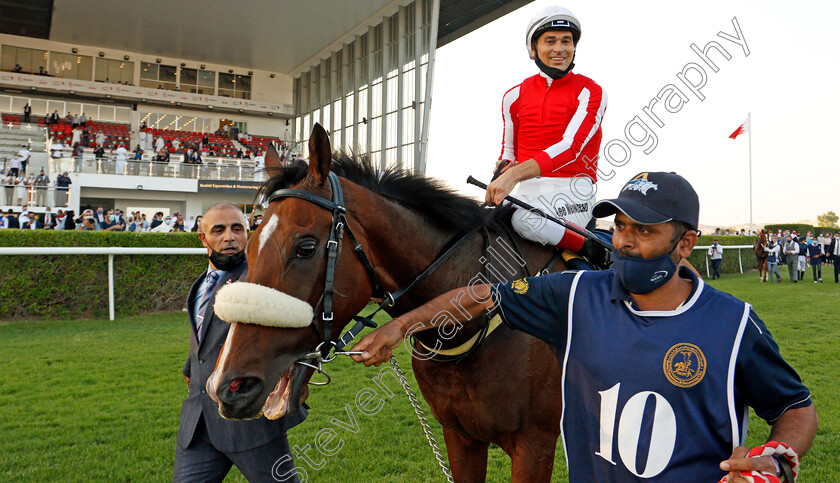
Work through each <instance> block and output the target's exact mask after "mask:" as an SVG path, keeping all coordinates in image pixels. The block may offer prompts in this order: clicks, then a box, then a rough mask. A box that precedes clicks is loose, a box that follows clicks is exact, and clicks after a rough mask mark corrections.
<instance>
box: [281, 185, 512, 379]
mask: <svg viewBox="0 0 840 483" xmlns="http://www.w3.org/2000/svg"><path fill="white" fill-rule="evenodd" d="M329 182H330V185H331V187H332V200H328V199H326V198H323V197H321V196H318V195H315V194H312V193H310V192H308V191H303V190H297V189H279V190H276V191H274V192H273V193H271V194H270V195H269V196H268V198H266V201H265V202H266V203H271V202H272V201H276V200H281V199H283V198H298V199H301V200H304V201H308V202H310V203H312V204H314V205H317V206H319V207H321V208H324V209H326V210H329V211H331V212H332V226H331V228H330V239H329V241H327V267H326V277H325V280H324V296H323V298H322V300H323V302H322V304H323V310H322V311H321V320H322V321H323V323H324V329H323V331H322V332H321V334H320V335H321V342H320V343H319V344H318V346H317V347H316V348H315V350H313V351H312V352H310V353H308V354H306V355H304V356H303V357H302V358H301V359H300V360H298V361H297V362H296V363H297V364H300V365H303V366H306V367H309V368H311V369H314V370H316V371H317V372H319V373H321V374H323V375H324V376H326V378H327V381H326V382H320V383H312V382H310V384H313V385H326V384H329V382H330V380H331V378H330V376H329V375H328V374H327V373H326V372H324V371H323V369H322V367H321V364H322V363H326V362H330V361H332V360H334V359H335V357H336V356H337V355H355V354H361V352H353V351H345V350H344V348H345V347H347V345H348V344H349V343H350V342H351V341H352V340H353V339H355V338H356V336H357V335H359V333H360V332H361V331H362V330H364V328H365V327H371V328H376V327H377V324H376V322H374V321H373V320H372V318H373V316H374V315H376V314H377V313H379V311H381V310H383V309H384V308H386V307H391V306H393V305H394V304H395V303H396V301H397V299H399V298H400V297H402V296H403V295H404V294H405V293H406V292H408V291H409V290H411V288H412V287H414V285H416V284H417V283H418V282H419V281H421V280H423V279H424V278H426V277H427V276H428V275H430V274H431V273H432V272H434V271H435V270H437V269H438V268H439V267H440V266H441V265H442V264H443V263H444V262H445V261H446V260H448V259H449V258H450V257H451V256H452V255H453V254H454V253H455V252H456V251H457V250H458V249H459V248H460V247H461V246H462V245H463V244H464V243H465V242H466V241H467V240H468V239H469V238H470V237H471V236H472V235H474V234H476V233H477V232H478V231H479V230H480V229H481V228H482V227H483V225H484V224H479V225H477V226H476V227H474V228H472V229H471V230H470V231H468V232H467V233H464V234H463V235H461V236H460V238H458V239H457V241H455V243H453V244H452V245H451V246H450V247H449V248H448V249H447V250H446V251H445V252H443V253H442V254H441V255H440V256H438V257H437V258H436V259H435V261H434V262H432V263H431V265H429V266H428V267H427V268H426V269H425V270H423V272H422V273H420V274H419V275H417V276H416V277H415V278H414V280H412V281H411V282H410V283H409V284H408V285H406V286H405V287H403V288H401V289H399V290H397V291H396V292H394V293H390V292H387V291H384V290H382V287H381V286H380V284H379V280H378V279H377V278H376V272H375V270H374V268H373V265H372V264H371V263H370V259H369V258H368V256H367V254H366V253H365V250H364V247H363V246H362V245H361V244H360V243H359V241H358V239H357V238H356V237H355V236H354V235H353V232H352V230H351V229H350V226H349V225H348V223H347V216H346V213H347V209H346V207H345V206H344V193H343V192H342V190H341V182H340V179H339V177H338V175H336V174H335V173H333V172H332V171H331V172H330V174H329ZM498 208H499V207H497V208H496V209H494V210H493V211H492V212H491V213H490V215H488V219H489V218H490V217H492V216H493V215H494V214H495V213H496V210H497V209H498ZM345 233H346V234H347V238H348V239H349V240H350V242H351V243H353V250H354V252H355V253H356V256H357V257H358V258H359V261H360V262H361V263H362V266H364V267H365V271H367V273H368V276H369V277H370V279H371V281H372V283H373V292H372V294H371V296H372V297H377V298H379V297H378V296H381V298H382V299H383V300H382V303H381V304H379V307H378V308H377V309H376V310H374V311H373V313H371V314H370V315H368V316H367V317H363V316H358V315H355V316H353V320H355V321H356V323H355V324H354V325H353V327H351V328H350V329H349V330H347V331H346V332H345V333H344V334H343V335H342V336H341V337H339V338H338V340H335V341H334V340H332V337H331V334H332V322H333V311H332V306H333V300H332V298H333V294H334V293H335V272H336V267H337V266H338V260H339V256H340V255H341V239H342V237H343V235H344V234H345ZM316 317H317V315H316ZM312 323H313V324H315V320H313V321H312ZM316 327H317V326H316ZM331 348H335V350H334V351H333V354H332V355H330V349H331ZM311 359H314V360H315V361H316V364H310V363H308V362H305V361H306V360H311Z"/></svg>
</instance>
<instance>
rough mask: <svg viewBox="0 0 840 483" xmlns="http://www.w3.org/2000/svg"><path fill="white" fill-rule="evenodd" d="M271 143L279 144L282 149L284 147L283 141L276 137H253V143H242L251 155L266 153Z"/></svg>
mask: <svg viewBox="0 0 840 483" xmlns="http://www.w3.org/2000/svg"><path fill="white" fill-rule="evenodd" d="M271 142H275V143H277V144H278V145H279V146H280V147H281V148H282V147H283V141H281V140H280V139H279V138H275V137H264V136H251V141H247V140H245V139H243V140H242V141H241V143H242V145H243V146H245V147H247V148H248V151H250V152H251V153H256V152H257V151H259V152H261V153H265V150H266V149H268V144H269V143H271Z"/></svg>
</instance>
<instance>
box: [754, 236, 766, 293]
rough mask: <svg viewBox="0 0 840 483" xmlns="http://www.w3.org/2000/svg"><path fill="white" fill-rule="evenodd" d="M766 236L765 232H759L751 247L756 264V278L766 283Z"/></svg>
mask: <svg viewBox="0 0 840 483" xmlns="http://www.w3.org/2000/svg"><path fill="white" fill-rule="evenodd" d="M767 234H768V232H767V230H761V232H759V234H758V241H756V242H755V245H753V252H754V253H755V261H756V262H758V278H759V279H760V280H761V281H762V282H766V281H767V271H768V268H767V252H765V251H764V247H766V246H767Z"/></svg>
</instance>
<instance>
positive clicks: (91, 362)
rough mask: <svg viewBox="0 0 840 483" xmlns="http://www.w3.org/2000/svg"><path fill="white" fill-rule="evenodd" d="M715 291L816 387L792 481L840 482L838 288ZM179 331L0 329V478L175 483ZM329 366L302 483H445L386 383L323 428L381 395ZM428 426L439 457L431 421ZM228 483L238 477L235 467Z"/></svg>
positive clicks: (561, 467) (101, 324) (760, 435)
mask: <svg viewBox="0 0 840 483" xmlns="http://www.w3.org/2000/svg"><path fill="white" fill-rule="evenodd" d="M806 280H807V279H806ZM826 280H827V279H826ZM711 284H712V285H714V286H715V287H717V288H719V289H721V290H724V291H727V292H730V293H732V294H734V295H736V296H738V297H739V298H742V299H744V300H747V301H749V302H750V303H752V304H753V306H754V307H755V310H756V312H757V313H758V315H759V317H761V318H762V319H763V320H764V321H765V323H766V324H767V326H768V327H769V328H770V330H771V331H772V333H773V334H774V336H775V338H776V340H777V341H778V343H779V345H780V347H781V350H782V354H783V355H784V356H785V357H786V358H787V360H788V361H789V362H790V363H791V364H792V365H793V366H794V367H795V368H796V369H797V371H799V373H800V375H801V376H802V378H803V380H804V382H805V383H806V384H807V385H808V386H809V387H810V388H811V390H812V392H813V397H814V401H815V403H816V405H817V410H818V412H819V415H820V429H819V432H818V434H817V438H816V440H815V442H814V445H813V446H812V447H811V450H810V452H809V453H808V455H807V456H806V457H805V460H804V462H803V471H802V475H801V479H800V480H799V481H800V482H805V483H808V482H823V481H835V480H836V479H837V476H838V475H840V458H837V455H838V454H840V403H838V401H840V390H838V388H837V385H836V379H837V376H838V375H840V369H838V367H840V351H838V347H840V327H838V324H837V316H836V313H837V308H838V307H840V286H838V285H835V284H834V283H833V282H827V283H824V284H820V285H816V284H813V283H812V282H805V283H802V282H800V283H799V284H795V285H794V284H790V283H783V284H773V285H771V284H766V283H765V284H762V283H760V282H759V281H758V280H757V275H754V274H745V275H733V276H724V278H722V279H720V280H715V281H713V282H711ZM187 324H188V322H187V320H186V316H185V314H183V313H173V314H164V315H149V316H142V317H134V318H126V319H120V320H117V321H115V322H109V321H103V320H85V321H61V322H56V321H42V322H31V321H28V322H8V323H2V324H0V348H2V356H0V357H2V359H0V360H2V363H0V364H2V366H0V367H2V370H0V435H2V437H0V480H2V481H50V480H54V481H85V482H88V481H167V480H168V481H171V471H172V461H173V457H174V446H175V436H176V433H177V430H178V414H179V409H180V404H181V400H182V399H183V398H184V397H185V396H186V387H185V386H184V382H183V380H182V378H181V374H180V370H181V367H182V365H183V361H184V358H185V356H186V351H187V337H188V325H187ZM397 356H398V359H399V362H400V364H401V366H402V367H403V369H404V370H406V371H407V372H408V376H409V379H410V381H411V383H412V387H413V388H414V390H415V392H418V393H419V390H418V389H417V385H416V383H415V382H414V380H413V377H412V375H411V371H410V363H409V358H408V354H407V353H406V352H405V351H404V350H400V351H398V354H397ZM383 367H384V366H383ZM328 370H329V372H330V374H331V375H332V377H333V383H332V384H331V385H329V386H327V387H323V388H313V389H312V395H311V397H310V399H309V402H310V403H311V404H312V406H313V410H312V412H311V415H310V417H309V419H308V420H307V422H306V423H304V424H302V425H300V426H298V427H297V428H295V429H293V430H292V431H291V432H290V434H289V438H290V441H291V443H292V445H294V446H298V448H300V449H301V450H302V449H304V448H305V447H306V445H309V446H310V448H311V447H313V446H314V441H315V437H316V434H317V433H318V431H320V430H321V429H323V428H332V429H335V430H336V432H337V433H338V437H339V438H340V439H341V442H342V444H343V446H341V449H340V451H338V452H337V453H336V454H334V455H332V456H324V455H321V454H320V453H318V452H317V451H316V450H314V449H310V450H309V451H308V453H307V454H308V456H309V461H308V462H306V461H303V458H300V457H299V458H298V459H297V464H298V467H299V468H302V469H304V470H305V471H306V472H307V477H308V480H309V481H349V482H354V481H359V482H362V481H370V480H373V479H375V480H377V481H383V482H405V481H440V479H441V474H440V470H439V469H438V467H437V464H436V463H435V461H434V458H433V456H432V453H431V450H430V449H429V447H428V445H427V443H426V441H425V438H424V436H423V433H422V431H421V429H420V425H419V423H418V421H417V419H416V417H415V416H414V413H413V411H412V410H411V407H410V405H409V403H408V400H407V398H406V397H405V395H404V394H403V393H402V391H401V390H400V388H399V387H398V386H397V384H396V383H395V382H393V380H392V379H391V378H389V377H386V378H384V380H385V381H386V384H387V385H388V386H389V387H390V388H391V389H392V390H393V391H394V392H395V394H394V395H393V396H392V397H387V396H385V397H383V400H384V403H383V405H382V409H381V411H379V412H378V413H377V414H375V415H371V416H366V415H364V414H361V413H359V412H358V410H356V411H354V416H355V418H356V421H357V425H358V431H357V432H356V433H352V432H350V431H349V430H342V429H340V428H339V427H338V426H336V425H335V424H334V423H332V422H331V420H332V419H333V418H336V419H338V420H341V421H347V420H348V416H347V412H346V409H345V405H347V404H350V406H351V407H352V408H355V404H354V399H355V397H356V395H357V394H358V393H359V391H360V390H361V389H362V388H365V387H367V388H372V389H377V388H378V386H377V385H376V384H375V383H374V382H373V381H372V378H373V377H374V376H375V375H376V374H377V372H378V369H375V368H363V367H362V366H354V365H353V364H352V363H351V362H350V361H349V360H347V359H346V358H340V359H339V360H337V361H336V362H333V363H331V364H330V365H329V366H328ZM381 392H382V391H381V390H380V393H381ZM423 407H424V410H426V412H427V414H429V413H428V408H427V407H426V406H425V403H424V404H423ZM430 419H431V418H430ZM432 429H433V432H434V434H435V436H436V437H437V439H438V442H439V444H440V446H441V449H442V450H444V451H445V449H444V445H443V437H442V435H441V431H440V427H439V425H438V424H437V423H436V422H434V420H432ZM768 433H769V427H768V426H767V425H766V424H765V423H764V422H763V421H761V420H759V419H757V418H755V416H752V421H751V425H750V432H749V437H748V445H757V444H761V443H762V442H763V441H764V440H765V438H766V437H767V435H768ZM316 455H318V456H317V457H316ZM561 455H562V444H558V458H557V462H556V463H555V472H554V477H553V481H557V482H564V481H567V479H566V476H565V462H564V460H563V458H562V456H561ZM315 467H319V468H317V469H316V468H315ZM509 472H510V463H509V459H508V458H507V455H505V454H504V453H503V452H502V451H501V450H500V449H499V448H496V447H492V448H491V450H490V458H489V463H488V481H493V482H495V481H509V480H510V473H509ZM228 481H245V480H244V478H243V477H242V476H241V475H240V474H239V473H238V472H237V471H236V470H235V469H234V470H233V471H232V472H231V475H230V476H229V477H228Z"/></svg>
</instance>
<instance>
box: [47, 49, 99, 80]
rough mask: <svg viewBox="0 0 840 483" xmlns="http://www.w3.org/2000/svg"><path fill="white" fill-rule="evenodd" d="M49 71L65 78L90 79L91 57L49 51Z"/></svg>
mask: <svg viewBox="0 0 840 483" xmlns="http://www.w3.org/2000/svg"><path fill="white" fill-rule="evenodd" d="M49 70H50V72H52V75H54V76H56V77H62V78H65V79H78V80H91V79H92V77H93V58H91V57H89V56H86V55H76V54H64V53H61V52H50V69H49Z"/></svg>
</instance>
